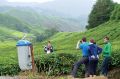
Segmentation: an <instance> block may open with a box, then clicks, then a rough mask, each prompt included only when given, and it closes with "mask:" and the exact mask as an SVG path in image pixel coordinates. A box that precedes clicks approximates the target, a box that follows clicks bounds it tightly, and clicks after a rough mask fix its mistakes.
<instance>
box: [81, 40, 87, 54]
mask: <svg viewBox="0 0 120 79" xmlns="http://www.w3.org/2000/svg"><path fill="white" fill-rule="evenodd" d="M88 48H89V43H88V42H83V43H82V44H80V49H81V50H82V56H89V53H88Z"/></svg>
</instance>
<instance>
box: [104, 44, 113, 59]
mask: <svg viewBox="0 0 120 79" xmlns="http://www.w3.org/2000/svg"><path fill="white" fill-rule="evenodd" d="M111 49H112V46H111V44H110V43H109V42H108V43H106V44H105V45H104V48H103V56H104V57H110V56H111Z"/></svg>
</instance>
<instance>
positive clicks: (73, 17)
mask: <svg viewBox="0 0 120 79" xmlns="http://www.w3.org/2000/svg"><path fill="white" fill-rule="evenodd" d="M94 3H95V1H93V0H53V1H51V2H46V3H23V2H21V3H20V2H19V3H18V2H8V1H7V0H0V6H12V7H18V8H21V7H29V8H32V9H34V10H36V11H37V12H39V13H40V14H44V15H48V16H59V17H61V18H63V20H64V19H65V20H66V19H69V20H70V21H73V22H74V23H75V24H72V25H73V27H74V25H77V29H81V28H82V30H83V28H85V25H86V24H87V19H88V15H89V13H90V11H91V9H92V6H93V4H94ZM63 20H62V21H63ZM67 23H69V25H70V22H69V21H68V22H67ZM64 24H65V23H64ZM63 27H64V26H63ZM73 27H72V28H73ZM70 28H71V27H70ZM75 28H76V27H75ZM66 29H67V28H66ZM74 31H75V30H74ZM77 31H78V30H77Z"/></svg>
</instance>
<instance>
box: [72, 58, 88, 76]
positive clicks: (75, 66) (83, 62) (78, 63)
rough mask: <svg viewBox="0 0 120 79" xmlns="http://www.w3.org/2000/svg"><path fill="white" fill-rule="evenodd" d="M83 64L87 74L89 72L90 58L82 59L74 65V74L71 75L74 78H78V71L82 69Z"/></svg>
mask: <svg viewBox="0 0 120 79" xmlns="http://www.w3.org/2000/svg"><path fill="white" fill-rule="evenodd" d="M81 64H84V65H85V72H86V73H87V72H88V64H89V60H88V57H82V59H81V60H80V61H78V62H76V63H74V64H73V68H72V72H71V75H72V76H73V77H76V74H77V70H78V68H79V67H80V65H81Z"/></svg>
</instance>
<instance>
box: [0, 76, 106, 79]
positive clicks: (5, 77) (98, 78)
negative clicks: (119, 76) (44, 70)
mask: <svg viewBox="0 0 120 79" xmlns="http://www.w3.org/2000/svg"><path fill="white" fill-rule="evenodd" d="M0 79H107V78H105V77H103V76H97V77H94V78H72V77H69V76H67V77H54V78H53V77H52V78H42V77H39V78H38V77H37V78H28V77H23V76H22V77H19V76H16V77H9V76H1V77H0Z"/></svg>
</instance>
